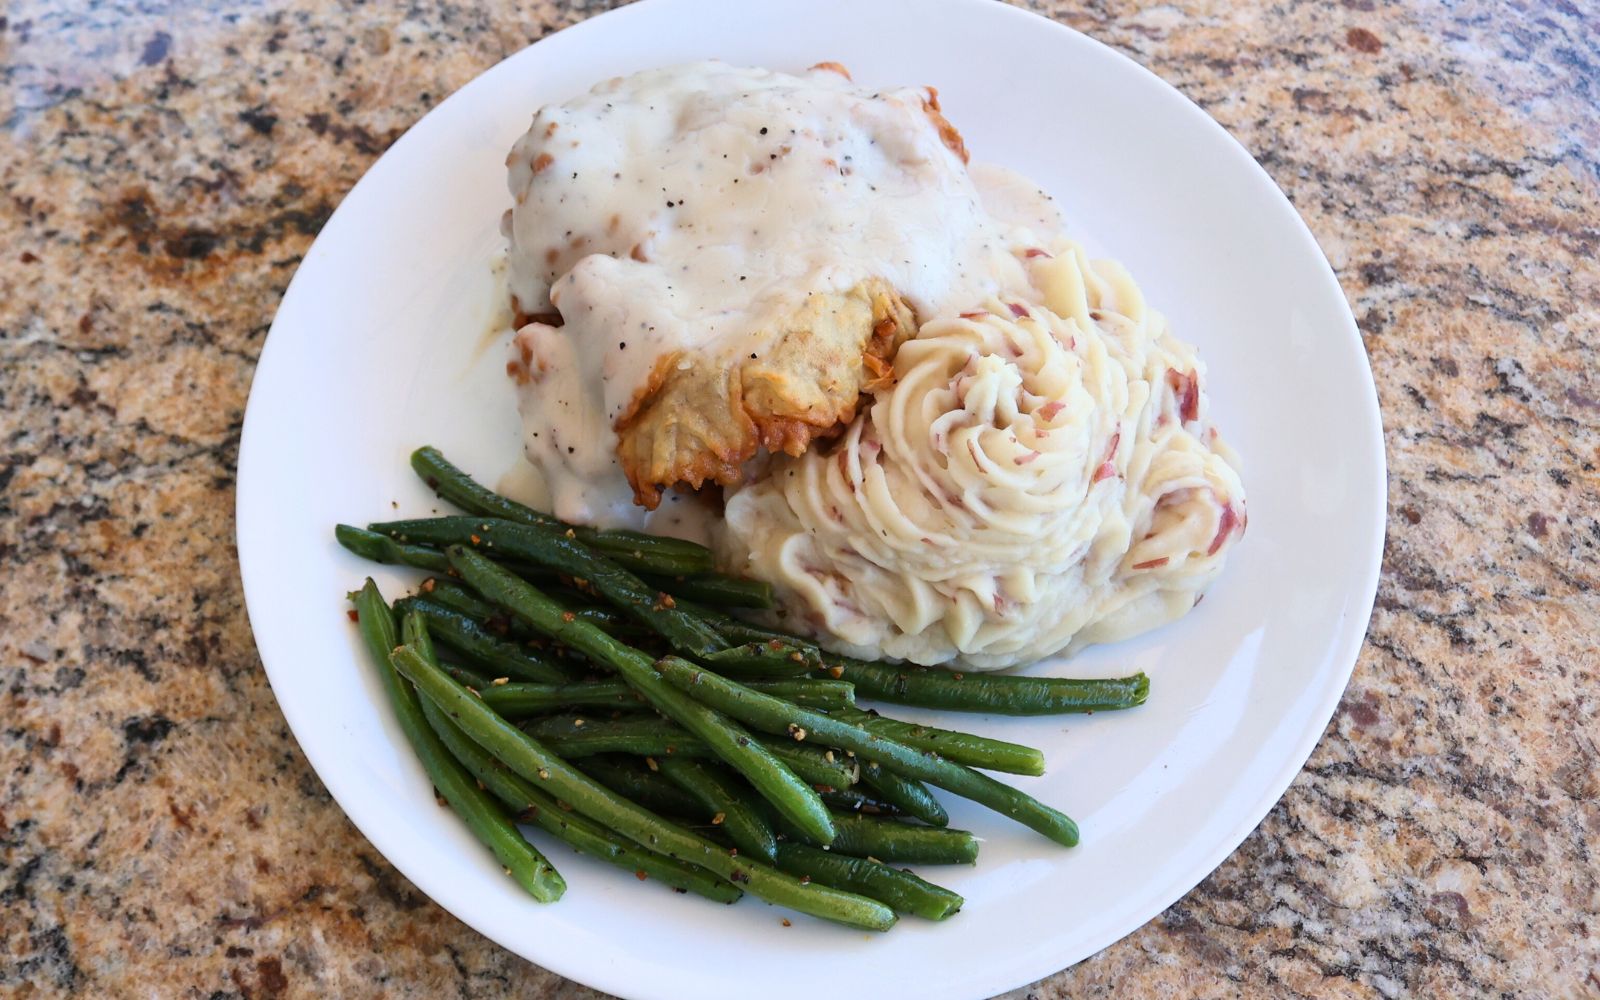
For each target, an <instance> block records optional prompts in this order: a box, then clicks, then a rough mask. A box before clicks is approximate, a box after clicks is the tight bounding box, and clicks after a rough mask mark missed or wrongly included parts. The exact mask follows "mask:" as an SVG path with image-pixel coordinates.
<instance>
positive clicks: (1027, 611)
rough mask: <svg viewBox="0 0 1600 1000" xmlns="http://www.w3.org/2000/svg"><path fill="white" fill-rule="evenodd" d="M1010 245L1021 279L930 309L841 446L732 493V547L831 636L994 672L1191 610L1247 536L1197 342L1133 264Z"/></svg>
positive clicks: (1068, 248)
mask: <svg viewBox="0 0 1600 1000" xmlns="http://www.w3.org/2000/svg"><path fill="white" fill-rule="evenodd" d="M1018 257H1019V260H1020V261H1021V262H1022V264H1023V266H1024V267H1025V269H1026V271H1027V274H1028V287H1027V288H1026V289H1019V290H1018V291H1019V293H1020V294H1016V295H1007V296H1004V297H996V298H991V299H989V300H988V301H987V302H986V303H985V304H984V305H983V306H982V308H979V309H975V310H972V311H968V312H963V313H961V314H960V315H954V316H945V317H939V318H934V319H931V320H929V321H928V322H926V323H925V324H924V325H923V326H922V327H921V329H920V330H919V331H918V333H917V335H916V337H914V338H913V339H911V340H909V341H907V342H906V343H905V344H904V345H903V346H902V347H901V348H900V351H899V353H898V355H897V356H896V358H895V362H894V380H893V384H892V385H889V386H887V387H884V388H880V389H879V390H877V391H876V392H875V393H874V395H873V399H872V403H871V405H870V408H868V409H867V411H866V412H865V413H863V414H862V415H861V416H859V417H858V418H857V419H856V420H855V421H853V422H852V423H851V424H850V426H849V427H848V429H847V430H846V432H845V433H844V435H843V436H842V437H841V438H840V439H839V440H838V441H837V442H835V443H834V444H833V445H832V446H831V447H829V448H826V449H814V450H812V451H810V452H808V453H807V454H805V455H802V456H799V457H797V458H789V457H783V458H780V459H778V460H777V461H776V464H775V466H774V467H773V468H772V469H771V470H769V472H768V474H767V475H765V476H764V477H762V478H760V479H759V480H757V481H756V482H754V483H752V484H750V485H748V486H746V487H744V488H742V489H740V490H738V491H736V492H735V493H733V494H732V495H731V496H730V498H729V500H728V504H727V531H726V536H725V539H724V556H725V558H727V559H729V560H730V561H735V562H741V563H742V565H738V566H736V567H735V568H736V569H738V570H739V571H741V572H745V573H749V574H751V575H753V576H756V577H759V578H762V579H766V580H769V581H771V582H772V583H773V584H774V585H775V586H776V587H777V588H778V590H779V592H780V597H781V598H782V600H783V603H784V604H786V605H788V606H789V607H790V608H791V610H792V611H798V612H799V614H798V615H797V616H795V617H798V619H799V623H800V624H802V625H803V626H804V627H805V628H807V629H808V630H809V631H810V632H811V634H813V635H815V636H816V637H817V638H818V639H819V641H821V642H822V643H823V644H824V645H827V646H830V647H832V648H835V649H837V650H839V651H841V652H846V653H851V654H855V655H865V656H873V657H876V656H889V657H895V658H900V659H906V660H910V661H913V662H916V663H927V664H931V663H943V662H951V661H954V662H957V663H960V664H964V665H966V666H968V667H972V668H977V669H998V668H1003V667H1008V666H1012V665H1015V664H1018V663H1024V662H1029V661H1032V660H1035V659H1038V658H1040V657H1043V656H1047V655H1050V654H1052V653H1055V652H1058V651H1061V650H1063V649H1067V648H1069V647H1074V648H1075V647H1081V646H1083V645H1087V644H1090V643H1096V642H1107V641H1112V640H1115V639H1118V638H1122V637H1125V636H1128V635H1132V634H1135V633H1138V632H1142V631H1145V630H1146V629H1150V628H1153V627H1156V626H1158V625H1161V624H1164V623H1166V622H1168V621H1171V620H1173V619H1175V618H1177V617H1178V616H1180V615H1182V614H1183V613H1184V612H1185V611H1187V610H1188V609H1189V608H1191V607H1192V606H1193V605H1194V604H1195V603H1196V602H1197V601H1198V599H1199V597H1200V595H1201V594H1202V593H1203V591H1204V589H1205V587H1206V586H1207V585H1208V584H1209V583H1210V582H1211V580H1212V579H1213V578H1214V577H1215V576H1216V575H1217V574H1218V573H1219V572H1220V570H1221V567H1222V563H1223V559H1224V558H1225V557H1226V554H1227V550H1228V548H1229V547H1230V546H1231V544H1232V543H1233V542H1234V541H1235V540H1237V539H1238V538H1239V537H1240V536H1241V535H1242V533H1243V530H1244V526H1245V521H1246V513H1245V497H1244V490H1243V487H1242V485H1241V483H1240V480H1239V474H1238V469H1237V461H1236V459H1235V458H1234V456H1233V454H1232V452H1231V450H1230V449H1229V448H1228V447H1227V446H1226V444H1225V443H1224V442H1223V441H1222V439H1221V438H1220V436H1219V435H1218V433H1217V430H1216V428H1215V427H1214V426H1213V425H1212V423H1211V420H1210V417H1209V413H1208V405H1207V398H1206V394H1205V387H1204V379H1205V372H1204V366H1203V365H1202V364H1201V363H1200V361H1199V360H1198V359H1197V358H1196V357H1195V354H1194V351H1193V349H1192V348H1191V347H1189V345H1187V344H1184V343H1182V342H1181V341H1179V340H1177V339H1176V338H1174V337H1173V336H1171V334H1170V333H1169V332H1168V329H1167V324H1166V321H1165V319H1164V318H1163V317H1162V316H1161V315H1160V314H1159V313H1157V312H1155V311H1154V310H1151V309H1150V308H1148V307H1147V305H1146V304H1145V301H1144V298H1143V296H1142V295H1141V294H1140V292H1139V289H1138V287H1137V286H1136V285H1135V284H1134V282H1133V281H1132V279H1131V278H1130V277H1129V275H1128V274H1127V272H1126V271H1125V270H1123V268H1122V267H1121V266H1120V265H1118V264H1116V263H1114V262H1109V261H1091V260H1090V259H1089V258H1088V257H1087V255H1086V254H1085V253H1084V252H1083V250H1082V249H1081V248H1079V247H1078V246H1077V245H1076V244H1073V243H1071V242H1069V241H1067V240H1065V239H1056V240H1053V241H1051V242H1050V243H1048V244H1047V246H1046V247H1030V248H1027V249H1025V250H1020V251H1019V253H1018ZM790 621H791V624H794V623H795V621H794V618H793V617H792V618H791V619H790Z"/></svg>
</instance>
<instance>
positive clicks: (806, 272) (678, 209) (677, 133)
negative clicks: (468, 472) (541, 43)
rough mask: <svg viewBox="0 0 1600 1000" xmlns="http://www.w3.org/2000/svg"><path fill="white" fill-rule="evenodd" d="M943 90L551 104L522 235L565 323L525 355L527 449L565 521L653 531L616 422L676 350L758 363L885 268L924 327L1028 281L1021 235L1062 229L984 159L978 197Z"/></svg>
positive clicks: (705, 86)
mask: <svg viewBox="0 0 1600 1000" xmlns="http://www.w3.org/2000/svg"><path fill="white" fill-rule="evenodd" d="M926 96H927V91H925V90H922V89H912V88H900V89H892V90H878V89H873V88H866V87H858V86H856V85H854V84H852V83H851V82H850V81H849V80H847V79H846V78H845V77H843V76H842V75H840V74H838V73H836V72H833V71H831V70H826V69H818V70H812V71H810V72H808V73H806V74H804V75H801V76H792V75H788V74H784V73H775V72H771V71H769V70H763V69H745V68H739V67H734V66H729V65H726V64H723V63H718V62H701V63H692V64H688V65H683V66H675V67H671V68H667V69H659V70H650V71H646V72H643V73H639V74H636V75H634V76H630V77H625V78H619V79H614V80H610V81H608V82H606V83H603V84H601V85H599V86H597V87H596V88H595V89H594V90H592V91H591V92H590V93H588V94H586V95H584V96H582V97H579V98H576V99H574V100H572V101H568V102H567V103H565V104H560V105H549V106H546V107H544V108H542V109H540V111H539V112H538V114H537V115H535V116H534V120H533V125H532V127H531V128H530V129H529V130H528V132H527V134H526V135H524V136H523V137H522V138H521V139H520V140H519V141H518V142H517V144H516V146H515V147H514V148H513V149H512V151H511V155H510V157H509V159H508V160H507V164H508V167H509V170H510V189H511V194H512V198H513V200H514V207H513V209H512V211H511V212H510V213H509V214H508V216H507V218H506V221H505V230H506V235H507V237H508V238H509V240H510V247H511V252H510V273H509V285H510V289H511V292H512V294H513V296H514V297H515V300H516V304H517V306H518V308H519V310H520V311H521V312H523V313H527V314H539V313H548V312H550V311H551V308H552V307H554V309H555V310H556V311H559V313H560V315H561V318H562V325H560V326H548V325H545V324H543V323H532V324H529V325H528V326H527V327H524V329H523V330H522V331H521V333H520V334H519V337H518V348H517V349H518V350H519V351H522V352H523V354H522V358H525V359H526V360H527V367H528V369H530V370H531V377H529V378H528V380H527V381H526V383H525V384H524V385H523V387H522V391H521V393H520V408H521V411H522V416H523V426H524V445H525V450H526V453H527V456H528V458H529V460H530V461H531V462H532V463H533V464H534V466H536V467H537V468H538V469H539V470H540V472H541V473H542V474H543V476H544V478H545V481H546V484H547V486H548V487H549V490H550V494H551V497H552V500H553V504H554V509H555V513H556V514H557V515H559V516H560V517H563V518H567V519H569V520H573V521H578V522H583V523H589V524H598V525H605V526H624V525H627V526H642V525H644V524H645V523H646V517H645V512H644V511H643V510H642V509H640V508H637V507H635V506H634V505H633V502H632V491H631V490H630V489H629V487H628V484H627V482H626V480H625V478H624V477H623V474H622V472H621V470H620V468H619V466H618V464H617V460H616V437H615V434H614V433H613V431H612V425H613V422H614V421H615V420H616V419H617V417H618V416H619V415H620V414H622V413H623V412H624V411H625V409H626V408H627V406H628V404H629V403H630V402H631V401H632V399H633V398H634V395H635V393H636V392H637V391H638V390H639V389H640V388H641V387H642V386H643V385H644V384H645V379H646V377H647V376H648V374H649V373H650V371H651V369H652V367H653V365H654V363H655V361H656V359H657V358H658V357H660V356H661V355H662V354H663V353H664V352H668V351H673V350H679V349H684V348H690V347H692V348H694V351H693V352H691V354H690V355H688V356H692V357H693V358H694V359H695V360H694V361H693V362H690V361H685V362H681V363H684V364H689V363H695V364H717V363H720V361H719V359H727V358H729V357H732V356H734V354H735V353H738V354H743V353H747V352H750V351H759V350H761V348H762V346H763V345H762V344H761V343H760V342H759V340H757V339H756V338H759V337H760V334H758V333H756V332H755V331H759V330H763V329H771V328H772V324H771V322H770V320H771V319H773V318H774V317H777V316H780V315H782V314H784V313H785V312H787V311H789V310H791V309H793V308H795V307H796V306H797V304H798V302H799V300H800V299H802V298H803V297H804V296H805V295H806V294H807V293H808V292H813V291H844V290H847V289H849V288H851V287H853V286H854V285H856V284H857V283H859V282H860V281H862V280H863V279H865V278H867V277H871V276H878V277H882V278H884V279H886V280H887V281H888V282H889V283H890V284H891V285H892V286H893V287H894V288H895V289H897V290H898V291H899V292H900V294H901V295H903V296H904V297H905V298H906V300H907V301H908V302H909V303H910V304H911V305H912V307H913V308H914V309H915V310H916V311H917V313H918V315H919V316H920V317H929V316H934V315H939V314H941V313H948V312H958V311H960V309H962V308H963V307H966V306H967V305H968V304H970V303H974V302H980V301H982V300H983V299H984V298H986V297H987V296H988V295H989V294H991V293H993V292H995V291H997V290H999V289H1002V288H1016V287H1026V280H1025V278H1024V276H1023V274H1022V270H1021V265H1020V264H1019V263H1018V261H1017V259H1016V257H1015V256H1014V254H1013V252H1012V251H1013V250H1014V249H1015V248H1016V247H1017V245H1018V238H1019V234H1018V233H1017V232H1016V228H1017V227H1019V226H1026V227H1041V228H1042V229H1044V230H1045V231H1048V232H1054V231H1058V230H1059V228H1060V220H1059V216H1057V215H1056V214H1055V210H1054V207H1053V206H1052V205H1051V204H1050V203H1049V201H1048V198H1045V197H1044V196H1042V195H1040V194H1038V193H1037V189H1036V188H1033V187H1032V185H1030V184H1028V183H1027V182H1025V181H1019V180H1018V179H1016V178H1015V175H1009V174H1008V173H1006V172H1000V171H995V170H990V169H988V168H985V170H984V171H983V172H982V177H983V180H984V184H983V188H984V191H983V192H982V193H980V189H979V186H978V184H977V183H975V180H974V174H969V173H968V170H967V167H966V165H965V164H964V163H963V162H962V160H961V158H960V157H959V156H957V155H956V154H955V153H953V152H952V151H951V150H950V149H949V148H948V147H947V146H946V145H945V144H944V142H943V141H942V139H941V137H940V134H939V130H938V128H937V126H936V124H935V123H934V121H933V120H932V119H931V118H930V117H929V115H928V113H927V112H926V110H925V107H924V99H925V97H926ZM986 200H987V203H986ZM1002 220H1003V221H1002ZM522 358H519V359H518V364H520V363H521V360H522Z"/></svg>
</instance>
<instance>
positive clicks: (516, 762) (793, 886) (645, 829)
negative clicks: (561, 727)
mask: <svg viewBox="0 0 1600 1000" xmlns="http://www.w3.org/2000/svg"><path fill="white" fill-rule="evenodd" d="M391 659H392V662H393V663H394V664H395V666H396V668H397V669H398V670H399V671H400V672H401V673H402V674H403V675H405V677H406V678H407V679H408V680H410V681H411V682H412V683H413V684H415V685H416V686H417V689H418V691H419V692H421V693H422V694H423V695H424V696H425V697H427V698H430V699H432V700H433V701H434V703H435V704H437V705H438V706H439V707H440V708H442V709H443V710H444V712H445V714H446V715H447V716H449V717H450V718H451V719H452V720H453V721H454V722H455V723H456V725H458V726H460V727H461V730H462V732H464V733H466V735H467V736H468V737H469V738H471V739H472V740H473V741H474V742H475V743H477V744H478V745H479V746H481V747H483V748H484V749H485V750H487V751H488V752H489V753H490V754H492V755H493V756H494V757H495V758H496V759H498V760H499V761H500V762H501V763H503V764H505V765H506V766H507V767H508V768H510V769H511V770H512V771H514V772H516V773H517V774H519V775H521V776H522V777H524V778H526V779H527V780H528V781H530V782H533V783H534V784H535V785H536V786H537V787H540V788H542V789H545V790H547V791H548V793H549V794H550V795H552V796H553V797H555V798H556V799H558V800H560V801H562V802H566V803H567V804H568V805H570V806H572V808H573V809H574V810H576V811H577V812H579V813H580V814H582V815H584V816H588V817H589V818H591V819H593V820H595V821H596V822H598V823H601V824H602V825H604V826H606V827H607V828H609V829H611V830H614V831H616V832H617V833H620V834H621V835H623V836H625V837H627V838H628V839H629V840H632V841H634V842H635V843H637V844H640V845H642V846H644V847H648V848H650V849H651V850H654V851H657V852H659V853H661V854H665V855H667V856H669V857H675V858H678V859H679V860H682V861H687V862H689V863H690V864H694V865H698V866H700V867H702V868H705V869H707V870H709V871H711V872H713V873H715V874H717V875H720V876H722V877H723V878H725V879H727V880H729V881H731V882H734V883H735V884H737V885H739V886H740V887H741V888H743V889H745V890H746V891H747V892H750V893H752V894H753V895H755V896H757V897H759V898H761V899H764V900H766V901H767V902H769V903H776V904H777V905H779V906H787V907H790V908H792V909H795V910H799V911H800V912H802V913H808V914H811V915H813V916H817V917H821V918H823V919H826V920H833V921H836V922H839V923H843V924H847V925H849V926H852V927H859V928H863V929H866V930H888V929H889V928H890V927H892V926H893V925H894V920H895V917H894V911H893V910H890V909H889V908H888V907H886V906H884V905H883V904H881V903H878V902H877V901H875V900H869V899H866V898H865V897H862V896H857V895H855V894H853V893H848V892H841V891H839V890H836V889H828V888H827V887H825V886H819V885H809V884H803V883H801V882H800V881H799V880H798V879H795V878H794V877H792V876H789V875H785V874H783V873H781V872H778V871H776V870H774V869H772V868H768V867H767V866H765V865H762V864H758V863H755V862H752V861H750V860H748V859H745V858H734V857H730V856H729V854H728V852H727V851H726V850H724V849H723V848H720V847H718V846H717V845H716V844H713V843H711V842H710V841H708V840H706V839H705V838H703V837H697V836H695V835H694V834H692V833H690V832H688V831H687V830H684V829H683V828H681V827H678V826H675V825H673V824H671V823H668V822H667V821H666V820H663V819H662V818H661V817H659V816H656V815H655V814H653V813H651V812H650V811H648V810H646V809H643V808H641V807H639V806H637V805H634V804H633V803H632V802H629V801H628V800H627V799H625V798H623V797H622V796H620V795H617V794H616V793H615V792H613V791H611V790H610V789H608V788H606V787H604V786H603V785H600V784H598V783H597V782H595V781H594V780H593V779H590V778H588V777H586V776H585V775H583V774H582V773H580V772H579V771H577V770H575V769H574V768H573V767H572V766H571V765H569V764H567V763H566V762H565V761H563V760H562V759H561V758H559V757H557V756H556V755H555V754H552V753H551V752H550V751H549V750H547V749H546V748H545V747H544V746H543V745H541V744H540V743H539V742H538V741H537V740H535V739H533V738H532V737H530V736H528V735H527V734H526V733H523V732H522V731H520V730H518V729H517V728H516V727H515V726H513V725H512V724H511V723H509V722H506V721H505V720H504V719H502V718H500V717H499V716H497V715H495V714H494V710H493V709H491V708H489V706H487V705H485V704H483V703H482V702H481V701H479V700H478V699H477V698H476V697H474V696H473V695H472V694H471V693H470V692H468V691H467V689H466V688H464V687H462V686H461V685H459V684H457V683H456V682H454V681H452V680H451V679H450V677H449V676H448V675H447V674H445V672H444V671H442V670H440V669H438V668H437V667H434V666H433V665H432V664H429V663H427V662H426V661H425V660H423V659H422V658H421V657H420V656H418V655H417V653H416V651H415V650H413V649H410V648H407V647H401V648H400V649H398V650H396V651H395V653H394V656H393V657H392V658H391Z"/></svg>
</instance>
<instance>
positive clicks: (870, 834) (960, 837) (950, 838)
mask: <svg viewBox="0 0 1600 1000" xmlns="http://www.w3.org/2000/svg"><path fill="white" fill-rule="evenodd" d="M833 823H834V826H835V827H836V828H837V829H838V831H839V835H838V836H837V837H835V838H834V841H833V843H832V844H830V845H828V850H829V851H834V852H837V853H839V854H847V855H850V856H851V857H856V858H873V859H875V860H877V861H886V862H892V863H895V864H907V865H970V864H973V863H974V862H976V861H977V860H978V839H977V838H976V837H974V836H973V835H972V834H970V833H968V832H967V831H966V830H946V829H940V828H939V827H936V826H918V825H915V824H912V823H902V822H900V821H899V820H895V819H880V818H878V817H875V816H862V815H859V814H852V815H846V816H835V817H834V818H833ZM778 824H779V827H780V828H781V829H782V830H783V832H784V834H785V835H787V836H788V837H789V839H791V840H798V841H800V842H801V843H805V844H811V846H813V847H820V846H822V845H820V844H817V843H816V842H815V841H813V840H811V839H810V838H809V837H806V836H804V835H803V834H801V833H800V832H799V831H798V830H795V829H794V828H793V827H791V826H790V825H788V824H787V823H784V822H783V821H782V820H781V819H780V820H779V821H778Z"/></svg>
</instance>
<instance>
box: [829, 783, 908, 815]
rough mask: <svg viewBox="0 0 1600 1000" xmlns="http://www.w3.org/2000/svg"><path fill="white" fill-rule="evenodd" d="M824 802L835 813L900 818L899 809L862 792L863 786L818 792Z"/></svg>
mask: <svg viewBox="0 0 1600 1000" xmlns="http://www.w3.org/2000/svg"><path fill="white" fill-rule="evenodd" d="M817 794H818V795H821V796H822V802H823V804H824V805H826V806H827V807H828V808H829V809H832V810H833V811H834V812H835V813H860V814H861V815H863V816H898V815H900V810H899V808H898V807H896V806H893V805H891V804H889V803H888V802H885V801H883V800H882V799H875V798H873V797H872V796H871V795H868V794H867V793H865V792H863V791H861V786H859V785H857V786H855V787H853V788H830V789H829V790H827V791H825V792H818V793H817Z"/></svg>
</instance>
